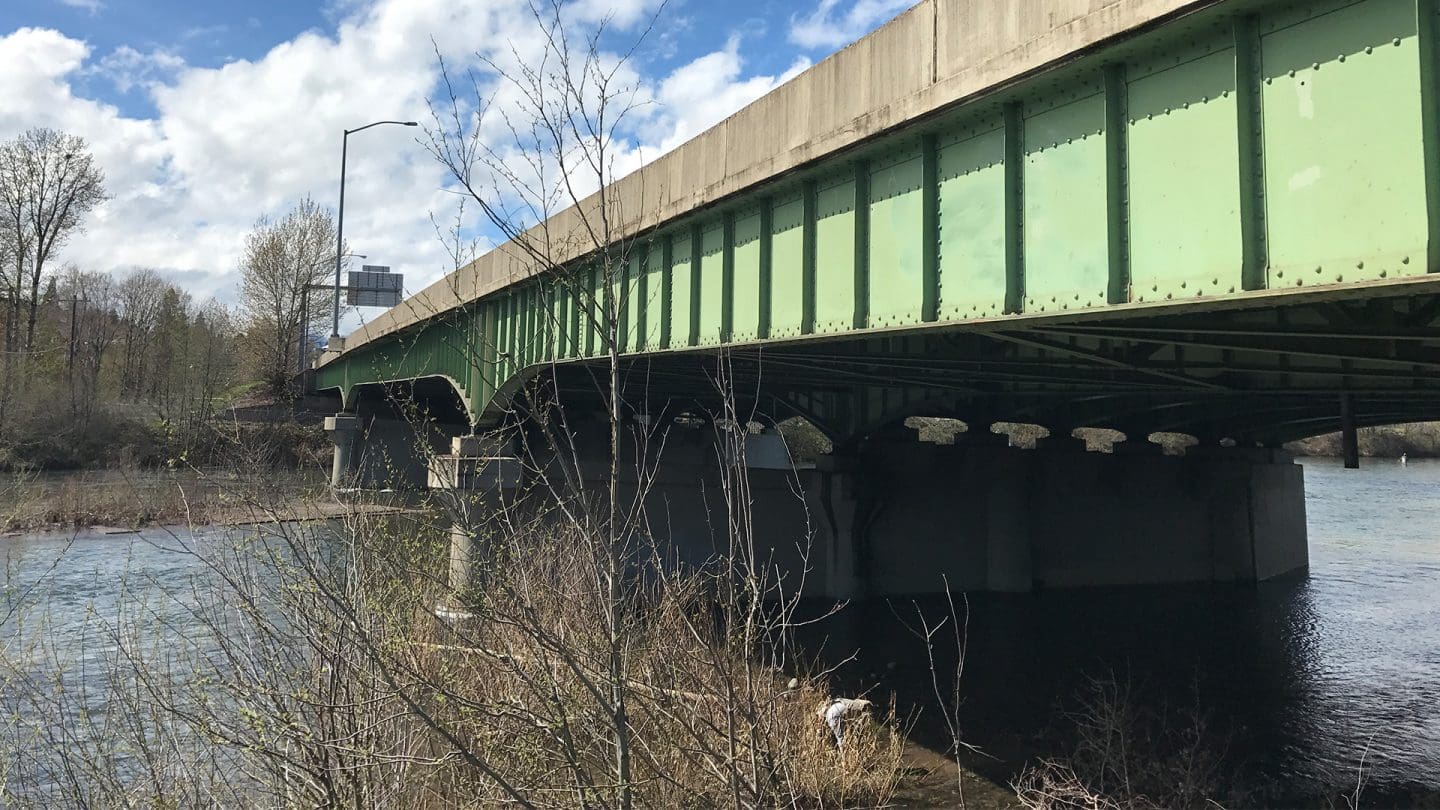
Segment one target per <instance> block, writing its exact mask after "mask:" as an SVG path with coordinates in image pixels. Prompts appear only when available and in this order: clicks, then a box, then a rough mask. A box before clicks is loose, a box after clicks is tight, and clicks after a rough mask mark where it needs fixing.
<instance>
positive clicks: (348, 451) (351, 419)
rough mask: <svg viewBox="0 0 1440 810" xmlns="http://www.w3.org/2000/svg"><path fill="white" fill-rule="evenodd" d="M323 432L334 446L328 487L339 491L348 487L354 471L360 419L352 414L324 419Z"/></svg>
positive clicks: (338, 414)
mask: <svg viewBox="0 0 1440 810" xmlns="http://www.w3.org/2000/svg"><path fill="white" fill-rule="evenodd" d="M325 432H326V433H329V434H330V441H331V442H333V443H334V444H335V453H334V456H333V457H332V458H333V460H332V462H331V465H330V486H331V487H334V488H335V489H341V488H343V487H345V486H348V485H349V483H350V477H351V475H352V474H353V473H354V471H355V465H354V460H353V458H354V453H355V437H356V435H357V434H358V433H359V432H360V417H358V416H356V415H355V414H352V413H337V414H335V415H334V416H327V417H325Z"/></svg>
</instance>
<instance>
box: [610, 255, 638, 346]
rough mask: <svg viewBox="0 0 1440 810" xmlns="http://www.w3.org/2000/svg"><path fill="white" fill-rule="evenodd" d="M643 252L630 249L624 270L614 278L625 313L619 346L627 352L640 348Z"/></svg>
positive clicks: (616, 290)
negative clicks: (622, 333)
mask: <svg viewBox="0 0 1440 810" xmlns="http://www.w3.org/2000/svg"><path fill="white" fill-rule="evenodd" d="M643 259H644V254H643V252H642V251H641V250H640V248H639V247H634V248H632V249H631V251H630V256H629V260H628V261H626V262H625V272H623V273H617V274H616V279H615V292H616V294H618V295H619V296H620V307H621V309H622V310H623V311H624V313H625V318H624V323H623V324H622V325H623V326H624V327H625V332H624V335H623V336H622V337H621V339H620V345H621V347H622V348H623V349H624V350H625V351H627V352H636V351H640V350H641V345H640V338H641V335H640V327H641V323H640V306H641V301H640V276H641V274H642V273H644V271H645V268H644V267H643V266H641V261H642V260H643Z"/></svg>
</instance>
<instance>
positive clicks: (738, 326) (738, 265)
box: [731, 208, 760, 340]
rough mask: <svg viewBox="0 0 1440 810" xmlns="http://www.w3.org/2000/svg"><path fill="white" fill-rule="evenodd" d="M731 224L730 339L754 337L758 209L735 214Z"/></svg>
mask: <svg viewBox="0 0 1440 810" xmlns="http://www.w3.org/2000/svg"><path fill="white" fill-rule="evenodd" d="M734 227H735V248H734V250H735V258H734V266H735V292H734V298H733V299H732V304H733V305H734V307H735V309H734V315H733V316H732V318H733V320H732V321H731V325H732V331H733V339H734V340H755V339H756V338H757V337H759V335H760V210H759V209H758V208H757V209H753V210H747V211H745V212H742V213H740V214H738V215H736V217H735V226H734Z"/></svg>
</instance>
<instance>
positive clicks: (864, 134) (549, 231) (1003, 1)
mask: <svg viewBox="0 0 1440 810" xmlns="http://www.w3.org/2000/svg"><path fill="white" fill-rule="evenodd" d="M1215 2H1218V0H924V2H921V3H919V4H918V5H916V6H915V7H913V8H911V9H910V10H909V11H906V12H905V13H903V14H901V15H899V16H898V17H896V18H895V19H894V20H892V21H891V22H890V23H888V24H887V25H885V26H883V27H881V28H880V29H879V30H877V31H875V32H873V33H871V34H870V35H868V36H866V37H864V38H863V39H861V40H859V41H858V42H855V43H854V44H852V45H850V46H849V47H847V48H845V49H844V50H842V51H840V52H838V53H836V54H834V55H833V56H831V57H829V58H828V59H825V60H824V61H822V62H820V63H819V64H817V65H815V66H813V67H811V68H810V69H809V70H806V71H805V72H804V73H801V74H800V75H798V76H796V77H795V78H794V79H792V80H790V81H789V82H787V83H785V84H784V85H782V86H780V87H778V88H776V89H775V90H773V91H772V92H770V93H769V94H767V95H765V96H763V97H761V98H760V99H758V100H756V101H755V102H753V103H752V104H750V105H749V106H747V107H745V108H744V109H742V110H740V111H739V112H737V113H735V114H734V115H732V116H730V117H729V118H727V119H725V120H724V121H722V122H720V123H719V124H717V125H716V126H714V127H712V128H711V129H709V130H706V131H705V132H703V133H701V134H700V135H697V136H696V137H695V138H693V139H691V140H690V141H688V142H686V143H685V144H683V145H681V146H680V147H678V148H677V149H675V150H674V151H672V152H670V153H668V154H666V155H664V156H662V157H660V158H658V159H656V160H654V161H652V162H651V163H649V164H648V165H646V166H645V167H643V168H641V169H640V170H638V171H636V172H635V173H633V174H631V175H629V176H627V177H625V178H623V179H621V180H619V181H617V182H616V183H615V184H613V186H612V188H611V190H610V191H609V192H608V193H609V194H610V195H611V196H610V199H611V200H612V205H611V214H612V217H613V218H614V219H616V220H618V221H619V222H620V223H621V224H620V225H619V227H618V231H619V233H620V234H630V233H635V232H637V231H640V230H643V229H646V228H650V227H654V226H656V225H659V224H661V223H664V222H667V221H670V220H672V219H675V218H676V217H679V216H681V215H683V214H686V213H688V212H690V211H692V210H694V209H697V208H701V207H703V206H706V205H710V204H712V203H715V202H717V201H718V200H721V199H722V198H725V197H728V196H730V195H733V194H737V193H739V192H742V191H745V190H746V189H749V188H751V187H753V186H755V185H757V184H760V183H762V182H764V181H766V180H769V179H772V178H774V177H776V176H778V175H781V174H784V173H785V172H788V171H791V170H793V169H797V168H799V167H801V166H805V165H807V164H809V163H812V162H814V161H816V160H819V159H821V158H824V157H827V156H830V155H834V154H835V153H837V152H840V151H842V150H845V149H847V148H849V147H852V146H855V145H857V144H859V143H861V142H863V141H865V140H867V139H869V138H871V137H873V136H876V135H879V134H881V133H883V132H887V131H889V130H892V129H895V128H896V127H899V126H901V125H903V124H905V123H907V122H910V121H913V120H915V119H917V118H921V117H924V116H926V115H929V114H931V113H935V112H937V111H940V110H943V109H945V108H948V107H950V106H953V105H955V104H958V103H960V102H963V101H966V100H968V99H971V98H974V97H977V96H980V95H983V94H984V93H986V92H987V91H992V90H995V89H997V88H1000V87H1003V86H1005V85H1007V84H1008V83H1010V82H1013V81H1015V80H1017V79H1020V78H1023V77H1025V76H1027V75H1030V74H1033V73H1035V72H1037V71H1040V70H1043V69H1044V68H1046V67H1049V66H1052V65H1055V64H1057V63H1060V62H1063V61H1065V60H1067V59H1068V58H1070V57H1072V56H1074V55H1076V54H1079V53H1083V52H1085V51H1087V50H1089V49H1091V48H1094V47H1096V46H1098V45H1100V44H1102V43H1104V42H1106V41H1107V40H1111V39H1113V38H1116V37H1121V36H1124V35H1125V34H1127V33H1130V32H1133V31H1135V30H1136V29H1138V28H1141V27H1143V26H1146V25H1147V24H1150V23H1152V22H1154V21H1156V20H1158V19H1161V18H1165V17H1168V16H1170V15H1174V14H1178V13H1182V12H1186V11H1190V10H1193V9H1195V8H1199V7H1203V6H1207V5H1213V4H1214V3H1215ZM598 205H599V203H598V198H597V197H591V198H589V199H588V200H586V201H585V203H583V204H582V205H581V206H579V208H580V209H581V210H576V209H573V208H572V209H567V210H565V211H563V212H560V213H559V214H557V215H556V216H554V217H552V218H551V219H550V221H549V222H548V223H547V224H546V225H544V226H537V228H536V229H534V230H532V231H531V234H532V236H531V239H532V241H537V243H538V240H539V238H540V234H541V233H544V234H545V238H546V239H547V240H548V244H550V245H551V248H550V250H549V253H550V255H551V256H552V257H553V259H554V260H555V261H557V262H562V261H566V260H568V259H571V258H575V257H578V256H582V255H584V254H586V253H588V252H590V251H591V250H593V249H594V248H595V245H594V243H593V242H592V241H590V240H589V239H588V238H585V237H583V236H581V235H580V234H581V233H582V230H583V229H581V228H580V227H579V226H580V223H581V222H582V213H583V212H584V211H587V210H588V211H591V212H593V211H595V210H596V209H597V207H598ZM542 227H543V228H544V230H543V231H542V230H541V228H542ZM535 271H536V268H535V267H534V266H533V264H532V262H531V261H530V260H528V259H527V258H526V254H525V252H524V251H522V250H520V249H519V248H517V247H515V246H514V245H513V244H507V245H502V246H501V247H499V248H497V249H495V250H493V251H491V252H490V253H488V254H486V255H485V256H482V257H480V258H479V259H477V260H476V261H475V262H473V263H472V264H470V265H469V266H467V267H465V268H462V269H461V270H459V271H457V272H455V273H452V274H450V275H449V276H446V277H445V278H444V279H441V280H440V281H438V282H436V283H434V284H432V285H430V286H429V287H427V288H426V289H425V290H423V291H421V292H420V293H419V294H417V295H415V296H413V297H412V298H410V299H409V300H407V301H405V302H404V303H402V304H401V305H400V306H398V307H396V308H394V309H392V310H389V311H387V312H385V313H384V314H382V315H380V316H379V317H377V318H375V319H374V320H372V321H371V322H370V323H368V324H366V325H364V326H362V327H361V328H360V329H358V330H356V331H355V332H354V333H352V334H351V335H350V336H349V337H347V338H346V339H345V341H344V351H351V350H354V349H355V348H357V347H359V346H362V345H364V344H365V343H368V342H369V341H371V340H374V339H376V338H378V337H381V336H383V335H386V334H389V333H391V332H394V331H396V330H398V329H403V328H405V327H407V326H410V325H412V324H415V323H417V322H419V321H421V320H424V319H426V318H430V317H433V316H434V315H436V314H438V313H441V312H445V311H447V310H449V309H452V308H454V307H456V306H458V305H459V304H461V303H464V302H466V301H471V300H474V299H476V298H480V297H482V296H484V295H487V294H489V293H491V292H494V291H496V290H499V289H502V288H504V287H506V286H508V285H510V284H513V283H515V282H517V281H519V280H522V279H524V278H528V277H529V276H530V275H532V274H533V273H534V272H535ZM338 356H340V355H339V354H337V353H334V352H327V353H326V355H325V356H324V357H322V363H323V362H329V361H331V360H333V359H335V358H336V357H338Z"/></svg>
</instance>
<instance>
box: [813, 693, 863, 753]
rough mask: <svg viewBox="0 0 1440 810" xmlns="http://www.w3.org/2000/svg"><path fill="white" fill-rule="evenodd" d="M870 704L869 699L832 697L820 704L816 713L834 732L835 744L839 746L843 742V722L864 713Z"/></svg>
mask: <svg viewBox="0 0 1440 810" xmlns="http://www.w3.org/2000/svg"><path fill="white" fill-rule="evenodd" d="M871 705H872V704H871V703H870V701H868V700H865V699H864V698H834V699H832V700H831V701H830V702H829V703H827V704H825V705H824V706H821V707H820V711H819V712H817V713H818V714H819V715H820V718H821V719H822V720H824V721H825V725H827V726H829V727H830V731H831V732H833V733H834V734H835V745H837V746H841V745H844V744H845V722H846V721H847V720H849V719H851V718H859V717H862V716H864V715H866V714H867V713H869V711H870V706H871Z"/></svg>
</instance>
